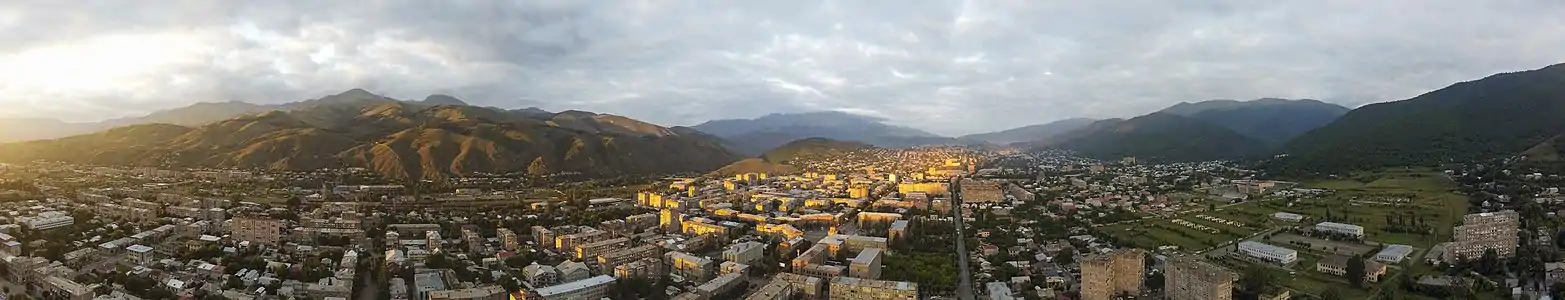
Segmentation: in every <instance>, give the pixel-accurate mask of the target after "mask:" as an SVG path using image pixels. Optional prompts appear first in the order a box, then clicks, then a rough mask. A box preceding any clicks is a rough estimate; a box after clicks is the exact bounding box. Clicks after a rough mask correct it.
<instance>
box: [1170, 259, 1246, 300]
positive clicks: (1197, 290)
mask: <svg viewBox="0 0 1565 300" xmlns="http://www.w3.org/2000/svg"><path fill="white" fill-rule="evenodd" d="M1167 272H1168V273H1167V274H1166V275H1165V276H1166V277H1165V279H1164V281H1163V286H1164V287H1163V293H1164V294H1165V296H1166V297H1167V299H1169V300H1232V299H1233V288H1234V287H1233V285H1234V281H1237V280H1239V275H1238V274H1235V273H1234V272H1233V271H1229V270H1228V269H1225V268H1223V267H1221V266H1218V265H1215V264H1212V263H1209V262H1206V261H1204V260H1201V259H1200V258H1199V257H1196V256H1179V257H1172V258H1169V260H1168V271H1167Z"/></svg>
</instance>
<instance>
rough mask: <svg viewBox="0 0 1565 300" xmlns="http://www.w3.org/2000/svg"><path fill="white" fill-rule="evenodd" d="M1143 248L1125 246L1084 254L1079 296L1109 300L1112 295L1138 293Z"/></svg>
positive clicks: (1144, 266) (1144, 260)
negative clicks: (1105, 251)
mask: <svg viewBox="0 0 1565 300" xmlns="http://www.w3.org/2000/svg"><path fill="white" fill-rule="evenodd" d="M1146 255H1147V254H1146V251H1142V250H1141V249H1125V250H1119V251H1115V252H1113V253H1108V254H1094V255H1086V256H1083V257H1082V258H1081V260H1080V261H1079V262H1080V263H1081V299H1082V300H1108V299H1113V298H1114V296H1115V295H1120V294H1127V295H1140V294H1141V283H1142V279H1143V278H1145V277H1144V274H1145V271H1144V270H1145V268H1146Z"/></svg>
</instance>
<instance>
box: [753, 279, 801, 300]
mask: <svg viewBox="0 0 1565 300" xmlns="http://www.w3.org/2000/svg"><path fill="white" fill-rule="evenodd" d="M793 293H794V288H793V285H792V284H789V283H788V282H786V281H782V280H777V279H772V280H771V281H767V282H766V285H763V286H761V288H758V289H756V290H755V292H754V293H751V294H750V296H746V297H745V298H744V299H745V300H789V299H793Z"/></svg>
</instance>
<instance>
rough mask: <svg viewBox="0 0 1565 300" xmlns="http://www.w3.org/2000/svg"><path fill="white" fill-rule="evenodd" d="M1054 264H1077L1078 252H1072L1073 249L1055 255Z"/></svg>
mask: <svg viewBox="0 0 1565 300" xmlns="http://www.w3.org/2000/svg"><path fill="white" fill-rule="evenodd" d="M1054 262H1055V263H1058V264H1061V265H1068V264H1073V263H1076V251H1071V249H1065V250H1063V251H1060V253H1058V254H1055V255H1054Z"/></svg>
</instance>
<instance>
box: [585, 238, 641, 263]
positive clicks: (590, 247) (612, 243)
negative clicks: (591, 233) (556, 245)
mask: <svg viewBox="0 0 1565 300" xmlns="http://www.w3.org/2000/svg"><path fill="white" fill-rule="evenodd" d="M629 245H630V239H627V238H622V237H621V238H612V239H608V240H603V241H597V242H591V243H587V244H582V245H576V246H575V251H573V252H574V254H575V257H576V259H580V260H586V259H593V258H596V257H598V255H603V253H608V252H609V251H613V250H616V249H624V248H625V246H629Z"/></svg>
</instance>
